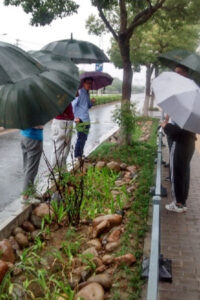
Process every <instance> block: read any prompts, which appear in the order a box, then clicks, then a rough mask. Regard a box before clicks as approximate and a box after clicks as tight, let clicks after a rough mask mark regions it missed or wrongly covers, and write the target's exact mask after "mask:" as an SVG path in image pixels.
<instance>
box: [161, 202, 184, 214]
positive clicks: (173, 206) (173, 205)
mask: <svg viewBox="0 0 200 300" xmlns="http://www.w3.org/2000/svg"><path fill="white" fill-rule="evenodd" d="M165 208H166V209H167V210H169V211H173V212H177V213H183V212H184V211H185V210H184V208H183V207H182V206H181V207H179V206H178V205H176V203H175V202H171V203H169V204H166V205H165Z"/></svg>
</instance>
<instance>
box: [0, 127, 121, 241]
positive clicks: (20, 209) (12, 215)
mask: <svg viewBox="0 0 200 300" xmlns="http://www.w3.org/2000/svg"><path fill="white" fill-rule="evenodd" d="M117 131H118V128H117V127H115V128H112V129H111V130H109V131H108V132H107V134H104V135H103V136H102V138H101V139H100V140H99V143H98V144H96V145H95V146H94V147H93V148H92V149H90V150H89V151H87V153H86V155H87V156H88V155H90V154H91V153H92V152H93V151H94V150H95V149H96V148H97V147H98V146H99V145H100V144H101V143H103V142H105V141H106V140H107V139H108V138H109V137H110V136H112V135H113V134H114V133H116V132H117ZM41 187H42V192H41V194H43V193H45V191H46V189H47V183H42V184H41ZM32 208H33V205H32V204H29V205H24V204H22V203H21V199H20V198H18V199H16V200H15V201H13V202H12V203H11V204H10V205H8V206H6V207H5V209H4V210H3V211H2V212H0V240H3V239H5V238H8V237H9V236H10V235H11V233H12V231H13V229H14V228H15V227H17V226H20V225H21V224H22V223H23V222H24V221H25V220H27V219H28V218H29V216H30V214H31V212H32Z"/></svg>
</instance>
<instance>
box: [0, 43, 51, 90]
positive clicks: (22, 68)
mask: <svg viewBox="0 0 200 300" xmlns="http://www.w3.org/2000/svg"><path fill="white" fill-rule="evenodd" d="M45 69H46V68H44V67H42V66H41V64H40V63H39V62H38V61H36V60H34V59H33V58H32V57H31V56H30V55H29V54H28V53H26V52H25V51H23V50H22V49H20V48H18V47H16V46H14V45H11V44H8V43H4V42H0V85H1V84H6V83H14V82H17V81H19V80H22V79H25V78H27V77H28V76H29V75H33V74H40V73H41V72H42V71H44V70H45Z"/></svg>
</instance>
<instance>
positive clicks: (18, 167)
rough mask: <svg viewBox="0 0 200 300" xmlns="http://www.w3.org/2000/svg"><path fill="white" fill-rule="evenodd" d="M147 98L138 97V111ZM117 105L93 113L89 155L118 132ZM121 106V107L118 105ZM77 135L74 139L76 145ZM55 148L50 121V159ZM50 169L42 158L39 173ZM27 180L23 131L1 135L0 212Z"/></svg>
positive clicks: (46, 136)
mask: <svg viewBox="0 0 200 300" xmlns="http://www.w3.org/2000/svg"><path fill="white" fill-rule="evenodd" d="M143 98H144V96H143V95H142V94H139V95H134V101H137V100H139V104H138V109H139V110H141V107H142V104H143V101H142V100H143ZM116 105H117V104H116V103H111V104H106V105H101V106H97V107H94V108H92V109H91V110H90V117H91V128H90V133H89V136H88V140H87V143H86V146H85V154H86V155H87V154H88V153H89V152H90V151H91V150H92V149H93V148H94V147H95V146H97V145H98V144H99V143H100V142H101V141H102V140H103V137H104V136H105V135H106V134H108V132H109V131H112V130H115V129H116V130H117V125H116V124H115V123H113V121H112V112H113V110H114V109H115V107H116ZM118 105H119V104H118ZM75 139H76V134H74V136H73V138H72V145H74V143H75ZM51 149H52V143H51V140H50V122H49V123H48V124H46V125H45V129H44V151H45V154H46V156H47V157H48V158H50V153H51ZM45 170H46V166H45V162H44V160H43V159H42V160H41V163H40V168H39V173H40V174H41V173H43V172H44V171H45ZM22 181H23V172H22V154H21V148H20V133H19V131H15V132H10V133H7V134H4V135H1V136H0V211H2V210H3V209H4V208H5V206H6V205H8V204H10V203H11V202H12V201H13V200H15V199H16V198H18V197H19V195H20V192H21V188H22Z"/></svg>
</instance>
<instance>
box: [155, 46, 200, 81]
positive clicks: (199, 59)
mask: <svg viewBox="0 0 200 300" xmlns="http://www.w3.org/2000/svg"><path fill="white" fill-rule="evenodd" d="M158 59H159V61H160V62H161V63H162V64H163V65H165V66H167V67H169V68H170V69H174V68H175V67H176V66H177V65H178V64H179V65H182V66H185V67H187V68H188V69H189V76H190V78H192V79H194V80H196V81H198V82H200V56H199V55H198V54H196V53H192V52H190V51H187V50H183V49H177V50H173V51H169V52H166V53H164V54H161V55H159V56H158Z"/></svg>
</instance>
